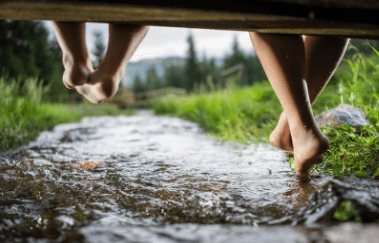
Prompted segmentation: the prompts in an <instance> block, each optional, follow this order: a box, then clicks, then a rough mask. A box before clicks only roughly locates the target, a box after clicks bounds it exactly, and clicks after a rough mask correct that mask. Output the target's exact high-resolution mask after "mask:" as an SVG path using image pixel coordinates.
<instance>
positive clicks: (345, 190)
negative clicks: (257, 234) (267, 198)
mask: <svg viewBox="0 0 379 243" xmlns="http://www.w3.org/2000/svg"><path fill="white" fill-rule="evenodd" d="M346 201H347V202H351V205H352V206H353V210H354V211H356V212H357V215H359V218H360V219H361V220H362V221H363V222H376V221H377V220H378V219H379V198H377V197H374V196H372V195H371V194H370V193H369V192H367V191H364V190H360V189H357V188H355V187H353V186H350V185H348V184H345V183H342V182H340V181H337V180H332V181H329V182H328V183H326V184H325V185H324V186H322V187H321V188H320V189H319V190H318V191H316V192H315V193H313V194H312V195H311V197H310V199H309V203H308V206H307V207H305V208H304V209H303V210H301V211H300V212H299V214H298V216H295V217H293V216H288V217H284V218H282V219H280V220H275V221H272V222H270V223H271V224H283V223H290V222H292V225H297V224H301V223H303V224H304V225H306V226H314V225H317V224H319V223H326V222H333V221H335V222H336V221H337V219H335V218H334V217H333V216H334V213H335V212H336V210H337V208H338V207H339V206H340V205H341V203H342V202H346Z"/></svg>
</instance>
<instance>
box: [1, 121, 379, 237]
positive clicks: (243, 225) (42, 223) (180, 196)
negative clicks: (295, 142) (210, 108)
mask: <svg viewBox="0 0 379 243" xmlns="http://www.w3.org/2000/svg"><path fill="white" fill-rule="evenodd" d="M284 159H285V156H284V155H283V154H282V153H281V152H280V151H278V150H275V149H273V148H271V147H269V146H268V145H264V144H260V145H250V146H242V145H237V144H227V143H220V142H218V141H214V140H211V139H209V138H208V137H207V136H206V135H204V134H203V132H202V131H201V130H200V129H199V128H198V127H197V126H196V125H195V124H193V123H190V122H186V121H182V120H180V119H177V118H168V117H154V116H151V115H149V114H143V115H137V116H132V117H122V116H120V117H117V118H111V117H101V118H86V119H83V120H82V122H81V123H77V124H65V125H60V126H57V127H56V128H55V130H54V131H53V132H43V133H42V134H41V135H40V136H39V138H38V139H37V140H36V141H35V142H33V143H31V144H29V145H28V146H25V147H23V148H20V149H18V150H15V151H11V152H8V153H5V154H2V155H1V157H0V185H1V188H0V240H1V241H5V242H18V241H19V242H23V240H25V239H28V242H42V241H43V242H105V241H101V240H99V238H98V237H99V236H101V235H103V236H104V235H105V236H104V237H105V238H104V239H106V241H110V242H118V241H132V242H178V241H189V242H192V241H194V242H200V241H203V242H207V239H208V240H209V238H207V237H211V236H212V237H213V238H212V241H214V242H226V241H227V239H230V237H233V236H234V238H233V239H236V238H238V239H240V240H241V239H242V240H241V241H240V242H245V241H243V237H244V236H246V237H248V236H249V234H248V233H247V232H250V233H251V232H255V234H259V233H260V232H264V230H261V231H257V230H256V229H255V228H254V227H251V226H260V225H262V226H265V225H266V226H269V225H284V226H281V228H279V229H278V232H281V230H283V234H284V235H285V237H286V239H289V240H291V239H292V238H291V237H292V236H291V234H292V235H293V229H292V228H285V227H290V226H291V225H292V226H293V225H301V226H308V227H314V226H315V225H323V224H331V223H335V222H336V219H335V218H334V217H333V215H334V213H335V212H336V210H338V208H339V207H340V204H341V202H345V201H349V202H351V204H352V205H353V206H354V208H355V209H356V211H357V212H358V214H359V217H360V218H361V220H363V221H367V222H375V221H376V220H377V219H379V199H378V196H379V183H378V182H377V181H373V180H364V181H363V180H360V179H352V178H348V179H347V182H349V183H350V185H348V184H344V183H342V182H340V181H336V180H330V179H331V178H327V177H322V176H312V178H311V180H310V181H307V182H303V181H299V180H298V178H297V176H296V175H294V174H293V173H292V172H290V171H289V169H288V164H286V163H284V162H283V161H284ZM225 225H226V226H228V227H227V228H225V227H224V226H225ZM271 227H274V226H271ZM283 227H284V228H283ZM284 229H285V230H284ZM291 232H292V233H291ZM217 237H219V238H217ZM220 237H223V238H222V239H224V240H225V241H223V240H218V241H217V240H216V239H221V238H220ZM241 237H242V238H241ZM261 237H263V238H262V239H264V237H266V236H264V235H263V234H262V236H261ZM295 238H296V237H295ZM104 239H103V240H104ZM295 240H298V241H299V238H297V239H295ZM262 242H264V241H262ZM288 242H293V241H288ZM299 242H302V241H301V240H300V241H299ZM305 242H306V241H305Z"/></svg>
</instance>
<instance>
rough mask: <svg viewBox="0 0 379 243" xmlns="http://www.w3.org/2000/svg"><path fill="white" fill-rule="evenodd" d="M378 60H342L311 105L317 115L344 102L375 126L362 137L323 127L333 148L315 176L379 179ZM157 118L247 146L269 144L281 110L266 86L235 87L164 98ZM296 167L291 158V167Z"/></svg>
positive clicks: (356, 57) (343, 129) (347, 130)
mask: <svg viewBox="0 0 379 243" xmlns="http://www.w3.org/2000/svg"><path fill="white" fill-rule="evenodd" d="M378 80H379V57H378V56H376V55H373V56H370V57H365V56H362V55H360V54H359V53H357V54H355V55H354V56H353V57H352V58H351V59H346V60H343V63H342V64H341V65H340V67H339V68H338V70H337V71H336V73H335V75H334V77H333V79H332V80H331V82H330V84H329V85H328V86H327V87H326V88H325V89H324V91H323V93H322V94H321V95H320V97H319V98H318V100H317V101H316V102H315V104H314V105H313V112H314V114H315V115H316V114H320V113H321V112H323V111H325V110H327V109H332V108H335V107H336V106H338V105H339V104H341V103H346V104H349V105H352V106H354V107H358V108H360V109H361V110H363V112H364V113H365V114H366V115H367V116H368V118H369V121H370V122H371V123H372V124H373V125H374V126H373V127H365V128H364V129H363V132H362V134H360V135H358V134H356V133H355V131H354V129H352V128H350V127H347V126H343V127H340V128H337V129H332V130H330V129H328V128H326V127H323V128H322V131H323V132H324V133H327V134H328V136H329V138H330V141H331V147H330V149H329V150H328V151H327V153H326V156H325V159H324V161H323V163H321V164H320V165H318V166H314V168H313V170H312V173H322V174H327V175H333V176H337V177H343V176H347V175H354V174H355V175H356V176H358V177H365V176H364V174H366V175H367V176H373V175H374V174H375V173H377V174H378V176H379V173H378V172H377V170H378V166H379V163H378V158H379V138H378V132H379V110H378V105H379V95H378V93H377V90H378V89H379V81H378ZM153 109H154V112H155V114H158V115H160V114H162V115H163V114H166V115H172V116H178V117H181V118H184V119H187V120H191V121H194V122H197V123H199V124H200V126H201V127H202V128H203V129H204V130H205V131H206V132H208V133H209V134H211V135H212V136H213V137H215V138H217V139H220V140H224V141H236V142H240V143H243V144H249V143H251V142H268V137H269V135H270V133H271V132H272V130H273V129H274V128H275V126H276V123H277V121H278V119H279V116H280V113H281V112H282V110H283V109H282V108H281V105H280V103H279V101H278V99H277V97H276V96H275V93H274V91H273V90H272V88H271V85H270V84H269V82H268V81H263V82H257V83H255V84H254V85H253V86H251V87H245V88H243V89H241V88H236V87H234V88H232V89H227V90H223V91H213V92H210V93H200V94H189V95H188V96H184V97H166V98H164V99H161V100H159V101H157V102H156V105H155V106H154V108H153ZM292 162H293V159H292V160H291V161H290V163H292Z"/></svg>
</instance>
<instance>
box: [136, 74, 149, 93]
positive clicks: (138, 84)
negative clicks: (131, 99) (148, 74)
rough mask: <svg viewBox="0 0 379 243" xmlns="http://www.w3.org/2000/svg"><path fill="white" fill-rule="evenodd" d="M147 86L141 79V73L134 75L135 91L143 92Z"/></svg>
mask: <svg viewBox="0 0 379 243" xmlns="http://www.w3.org/2000/svg"><path fill="white" fill-rule="evenodd" d="M145 91H146V87H145V85H144V83H143V81H142V79H141V76H140V75H139V73H138V74H137V75H136V76H135V77H134V82H133V93H134V94H138V93H141V92H145Z"/></svg>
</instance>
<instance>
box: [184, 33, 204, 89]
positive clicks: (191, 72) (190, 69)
mask: <svg viewBox="0 0 379 243" xmlns="http://www.w3.org/2000/svg"><path fill="white" fill-rule="evenodd" d="M187 42H188V52H187V58H186V64H185V68H184V73H185V79H186V89H187V91H192V90H193V88H194V87H195V84H197V85H199V83H200V81H201V71H200V67H199V63H198V61H197V58H196V52H195V43H194V40H193V36H192V33H190V34H189V36H188V38H187Z"/></svg>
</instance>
